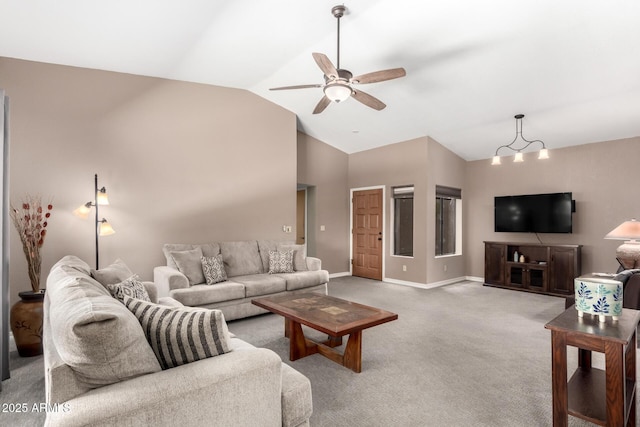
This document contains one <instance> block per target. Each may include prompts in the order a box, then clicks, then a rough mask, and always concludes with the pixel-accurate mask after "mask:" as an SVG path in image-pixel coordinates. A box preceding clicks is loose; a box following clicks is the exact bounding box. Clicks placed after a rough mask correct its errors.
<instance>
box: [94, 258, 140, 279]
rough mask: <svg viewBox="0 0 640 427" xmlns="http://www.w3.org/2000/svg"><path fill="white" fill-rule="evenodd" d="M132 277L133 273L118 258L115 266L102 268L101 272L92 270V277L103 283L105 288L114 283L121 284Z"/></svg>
mask: <svg viewBox="0 0 640 427" xmlns="http://www.w3.org/2000/svg"><path fill="white" fill-rule="evenodd" d="M131 276H133V272H132V271H131V270H130V269H129V267H127V264H125V263H124V261H122V260H121V259H120V258H118V259H117V260H116V261H115V262H114V263H113V264H111V265H109V266H107V267H104V268H101V269H100V270H95V269H91V277H93V278H94V279H96V280H97V281H98V282H100V283H102V284H103V285H104V286H106V285H109V284H113V283H120V282H122V281H123V280H126V279H128V278H129V277H131Z"/></svg>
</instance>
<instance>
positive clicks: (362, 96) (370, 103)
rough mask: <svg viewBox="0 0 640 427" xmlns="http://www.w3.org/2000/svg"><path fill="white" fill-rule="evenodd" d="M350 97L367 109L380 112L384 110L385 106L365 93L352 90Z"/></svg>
mask: <svg viewBox="0 0 640 427" xmlns="http://www.w3.org/2000/svg"><path fill="white" fill-rule="evenodd" d="M351 96H352V97H354V98H355V99H356V101H360V102H362V103H363V104H364V105H366V106H367V107H371V108H373V109H374V110H378V111H380V110H382V109H384V107H386V106H387V105H386V104H385V103H384V102H382V101H380V100H379V99H378V98H376V97H373V96H371V95H369V94H368V93H365V92H363V91H361V90H356V89H354V90H353V93H352V94H351Z"/></svg>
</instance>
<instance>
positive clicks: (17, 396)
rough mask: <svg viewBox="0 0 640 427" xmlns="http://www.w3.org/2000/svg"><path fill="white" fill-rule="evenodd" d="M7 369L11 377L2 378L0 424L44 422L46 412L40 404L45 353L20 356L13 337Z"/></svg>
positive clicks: (28, 425)
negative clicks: (43, 354) (25, 410)
mask: <svg viewBox="0 0 640 427" xmlns="http://www.w3.org/2000/svg"><path fill="white" fill-rule="evenodd" d="M9 371H10V373H11V378H9V379H8V380H5V381H3V382H2V391H1V392H0V405H2V407H1V408H0V425H1V426H11V427H31V426H41V425H43V424H44V418H45V416H46V413H45V412H44V411H42V412H41V411H40V409H43V410H46V408H40V404H41V403H44V402H45V397H44V357H43V356H34V357H20V355H19V354H18V350H17V349H16V344H15V342H14V341H13V337H12V338H11V339H10V341H9ZM34 405H35V406H34ZM18 407H19V408H20V409H18ZM23 409H27V412H23Z"/></svg>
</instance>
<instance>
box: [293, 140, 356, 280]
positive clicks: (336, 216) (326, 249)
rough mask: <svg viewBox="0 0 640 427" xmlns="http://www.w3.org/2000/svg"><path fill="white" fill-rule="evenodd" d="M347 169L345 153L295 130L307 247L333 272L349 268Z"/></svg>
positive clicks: (324, 266)
mask: <svg viewBox="0 0 640 427" xmlns="http://www.w3.org/2000/svg"><path fill="white" fill-rule="evenodd" d="M347 170H348V155H347V154H346V153H344V152H343V151H340V150H338V149H336V148H333V147H331V146H330V145H328V144H325V143H323V142H321V141H319V140H317V139H315V138H313V137H311V136H309V135H306V134H304V133H301V132H298V184H302V185H305V186H307V198H308V212H307V221H308V224H307V243H308V247H307V250H308V253H309V255H313V256H317V257H319V258H320V259H321V260H322V268H324V269H327V270H329V272H330V273H333V274H340V273H345V272H348V271H349V189H348V187H347ZM322 226H324V231H322V230H321V227H322Z"/></svg>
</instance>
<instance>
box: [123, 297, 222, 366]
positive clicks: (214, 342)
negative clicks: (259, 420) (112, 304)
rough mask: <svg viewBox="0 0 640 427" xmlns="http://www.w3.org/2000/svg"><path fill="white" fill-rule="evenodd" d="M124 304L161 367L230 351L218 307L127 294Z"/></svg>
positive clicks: (177, 364) (182, 363)
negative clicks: (167, 302) (162, 302)
mask: <svg viewBox="0 0 640 427" xmlns="http://www.w3.org/2000/svg"><path fill="white" fill-rule="evenodd" d="M124 305H126V306H127V308H128V309H129V310H130V311H131V312H132V313H133V314H134V315H135V316H136V317H137V318H138V321H139V322H140V324H141V325H142V329H143V330H144V334H145V335H146V337H147V341H149V344H150V345H151V348H152V349H153V352H154V353H155V355H156V357H157V358H158V362H160V366H162V369H168V368H173V367H175V366H179V365H184V364H186V363H190V362H195V361H196V360H200V359H206V358H208V357H213V356H218V355H220V354H223V353H228V352H229V351H231V346H230V344H229V340H230V337H229V329H228V328H227V324H226V322H225V321H224V315H223V314H222V312H221V311H220V310H208V309H201V308H192V307H167V306H162V305H158V304H153V303H150V302H146V301H142V300H138V299H133V298H130V297H125V298H124Z"/></svg>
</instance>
